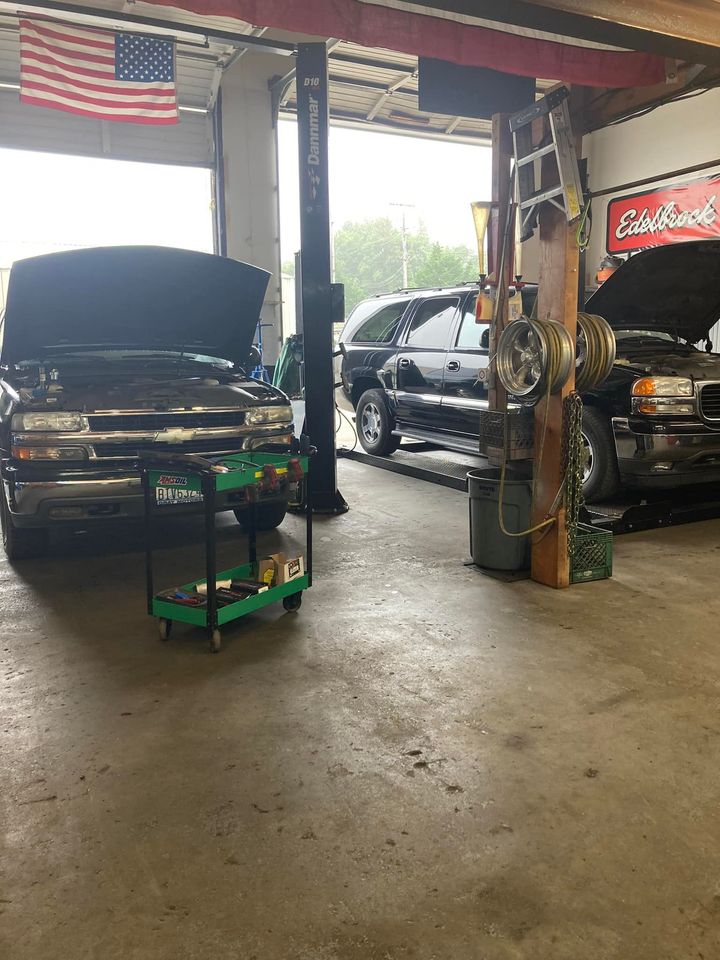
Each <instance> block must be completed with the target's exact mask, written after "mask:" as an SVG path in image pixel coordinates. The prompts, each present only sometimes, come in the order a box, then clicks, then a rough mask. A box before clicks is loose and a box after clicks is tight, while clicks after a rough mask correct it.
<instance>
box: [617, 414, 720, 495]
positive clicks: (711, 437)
mask: <svg viewBox="0 0 720 960" xmlns="http://www.w3.org/2000/svg"><path fill="white" fill-rule="evenodd" d="M612 426H613V433H614V435H615V448H616V451H617V458H618V467H619V469H620V476H621V478H622V480H623V482H625V483H629V484H633V483H634V484H636V485H641V486H645V485H652V486H665V487H673V486H680V485H682V484H688V483H713V482H718V481H720V431H719V430H711V429H710V428H709V427H706V426H705V425H704V424H702V423H700V422H698V421H695V422H690V423H687V422H682V421H676V422H673V423H658V422H657V420H653V421H651V420H647V421H641V420H639V419H635V418H630V419H628V418H627V417H614V418H613V421H612Z"/></svg>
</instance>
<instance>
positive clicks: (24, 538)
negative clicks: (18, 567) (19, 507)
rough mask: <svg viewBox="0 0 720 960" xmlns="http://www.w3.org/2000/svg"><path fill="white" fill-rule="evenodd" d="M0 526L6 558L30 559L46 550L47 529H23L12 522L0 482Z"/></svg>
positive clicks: (41, 554) (3, 488) (39, 555)
mask: <svg viewBox="0 0 720 960" xmlns="http://www.w3.org/2000/svg"><path fill="white" fill-rule="evenodd" d="M0 526H1V527H2V544H3V548H4V550H5V553H6V554H7V558H8V560H31V559H33V557H42V556H43V555H44V554H45V553H46V552H47V545H48V532H47V530H42V529H41V530H34V529H29V530H23V529H22V528H21V527H16V526H15V525H14V524H13V522H12V516H11V515H10V509H9V507H8V505H7V501H6V499H5V487H4V485H3V484H2V483H0Z"/></svg>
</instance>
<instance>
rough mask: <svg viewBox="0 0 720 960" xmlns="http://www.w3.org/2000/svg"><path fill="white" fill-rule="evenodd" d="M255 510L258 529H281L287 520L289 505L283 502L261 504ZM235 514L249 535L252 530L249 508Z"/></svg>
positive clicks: (236, 511)
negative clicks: (281, 525)
mask: <svg viewBox="0 0 720 960" xmlns="http://www.w3.org/2000/svg"><path fill="white" fill-rule="evenodd" d="M255 509H256V510H257V521H256V522H257V529H258V530H274V529H275V528H276V527H279V526H280V524H281V523H282V522H283V520H284V519H285V514H286V513H287V503H285V501H283V500H281V501H279V502H273V503H259V504H258V505H257V507H256V508H255ZM234 513H235V519H236V520H237V522H238V523H239V524H240V526H241V527H242V528H243V530H244V531H245V532H246V533H247V532H248V530H249V529H250V523H249V513H248V509H247V507H245V508H243V509H241V510H235V511H234Z"/></svg>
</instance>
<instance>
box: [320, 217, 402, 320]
mask: <svg viewBox="0 0 720 960" xmlns="http://www.w3.org/2000/svg"><path fill="white" fill-rule="evenodd" d="M335 279H336V280H337V281H338V282H339V283H344V284H345V309H346V311H347V312H349V311H350V310H351V309H352V308H353V307H354V306H355V305H356V304H357V303H359V302H360V301H361V300H364V299H365V297H372V296H373V295H374V294H376V293H385V292H386V291H388V290H393V289H395V288H396V287H399V286H400V285H401V284H402V237H401V235H400V231H399V230H398V229H397V228H396V227H394V226H393V224H392V222H391V221H390V220H388V219H387V218H380V219H377V220H368V221H367V222H366V223H346V224H345V225H344V226H342V227H341V228H340V229H339V230H338V231H337V233H336V234H335Z"/></svg>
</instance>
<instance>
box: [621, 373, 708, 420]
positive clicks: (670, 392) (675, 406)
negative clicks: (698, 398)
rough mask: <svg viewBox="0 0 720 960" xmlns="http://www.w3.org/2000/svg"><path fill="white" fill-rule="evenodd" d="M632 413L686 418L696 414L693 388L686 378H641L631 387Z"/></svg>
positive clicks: (690, 381)
mask: <svg viewBox="0 0 720 960" xmlns="http://www.w3.org/2000/svg"><path fill="white" fill-rule="evenodd" d="M632 398H633V401H632V402H633V412H635V413H645V414H650V415H652V416H688V415H692V414H694V413H695V412H696V406H695V386H694V384H693V382H692V380H689V379H688V378H687V377H641V378H640V380H636V381H635V383H634V384H633V386H632Z"/></svg>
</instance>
